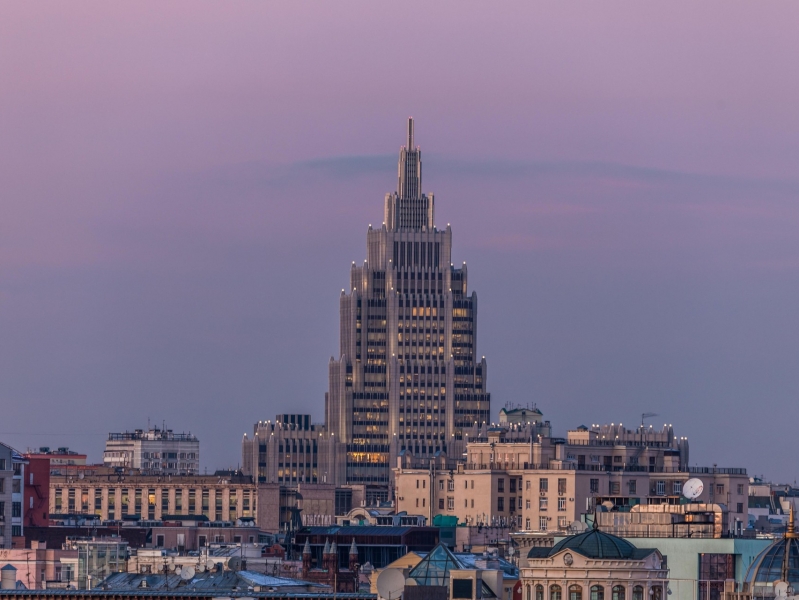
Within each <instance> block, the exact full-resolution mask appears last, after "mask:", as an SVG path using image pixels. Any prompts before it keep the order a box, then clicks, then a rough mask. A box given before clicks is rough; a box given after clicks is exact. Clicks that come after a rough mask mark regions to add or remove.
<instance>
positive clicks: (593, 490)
mask: <svg viewBox="0 0 799 600" xmlns="http://www.w3.org/2000/svg"><path fill="white" fill-rule="evenodd" d="M590 484H591V493H592V494H598V493H599V479H592V480H591V481H590Z"/></svg>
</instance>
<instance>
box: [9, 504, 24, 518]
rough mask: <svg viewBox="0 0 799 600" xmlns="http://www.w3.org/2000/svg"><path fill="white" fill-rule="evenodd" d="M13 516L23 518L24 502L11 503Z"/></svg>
mask: <svg viewBox="0 0 799 600" xmlns="http://www.w3.org/2000/svg"><path fill="white" fill-rule="evenodd" d="M11 516H12V517H21V516H22V502H12V503H11Z"/></svg>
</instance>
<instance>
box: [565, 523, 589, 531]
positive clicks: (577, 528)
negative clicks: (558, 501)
mask: <svg viewBox="0 0 799 600" xmlns="http://www.w3.org/2000/svg"><path fill="white" fill-rule="evenodd" d="M569 527H570V529H571V530H572V531H574V532H575V533H582V532H583V531H585V530H586V529H588V525H586V524H585V523H583V522H582V521H572V524H571V525H569Z"/></svg>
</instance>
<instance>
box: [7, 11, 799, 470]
mask: <svg viewBox="0 0 799 600" xmlns="http://www.w3.org/2000/svg"><path fill="white" fill-rule="evenodd" d="M176 6H177V5H176ZM187 6H188V5H187ZM682 6H684V7H685V10H686V11H689V12H690V15H691V18H690V19H683V18H682V16H681V15H680V14H679V13H680V11H679V10H673V9H672V8H669V9H666V8H664V7H637V8H635V9H632V10H628V9H625V10H623V11H621V12H615V13H614V11H607V12H605V11H603V10H601V9H600V8H598V7H587V8H585V10H584V12H583V13H581V14H573V13H572V12H571V11H569V9H568V8H567V7H556V6H548V7H543V6H539V7H527V8H522V9H520V11H519V13H518V14H517V15H516V17H515V18H513V19H505V18H498V15H499V13H496V12H495V11H493V10H492V9H490V8H488V7H485V8H480V9H475V10H473V11H457V10H452V11H441V10H437V9H435V8H431V7H427V8H426V7H423V6H422V5H414V6H408V7H405V6H404V7H387V8H386V9H385V10H384V11H373V10H356V9H355V8H356V7H355V6H350V7H349V9H346V8H342V9H341V10H340V11H336V10H334V9H332V8H331V7H324V8H320V9H319V11H318V12H317V13H315V14H313V15H307V14H305V13H304V12H303V11H302V10H301V9H299V8H296V7H289V6H282V7H279V8H275V9H270V8H267V7H260V8H255V9H253V12H252V13H251V14H250V15H249V18H248V19H241V16H240V15H236V14H234V12H235V11H230V12H228V11H225V10H222V9H219V8H209V10H208V12H205V13H203V14H202V15H198V14H192V15H190V16H188V17H187V16H186V14H185V13H187V12H192V11H190V10H185V11H184V10H182V9H178V8H175V9H174V12H169V11H166V12H165V13H164V14H163V15H161V17H160V19H159V23H160V26H161V27H162V28H163V29H159V30H158V31H153V30H151V24H152V21H151V19H149V18H148V14H147V9H145V8H137V7H130V8H129V9H126V10H124V11H123V10H121V9H114V8H112V7H110V6H109V7H103V8H99V9H98V10H96V11H90V12H91V14H82V13H80V12H79V11H75V12H73V11H70V10H69V9H67V8H64V7H53V8H52V10H51V11H48V12H47V14H44V13H36V12H35V11H31V9H30V8H29V6H25V5H16V6H12V5H8V6H4V7H3V8H2V9H0V11H1V12H2V20H3V22H4V23H8V24H9V31H8V35H4V36H2V38H1V39H0V69H1V70H2V72H3V73H6V74H8V77H7V83H8V85H5V86H3V87H2V89H0V108H1V109H2V113H3V114H4V115H5V116H6V118H5V119H4V125H3V132H4V133H3V135H2V136H0V158H2V160H0V179H2V181H3V182H4V193H3V198H4V208H6V211H5V213H6V218H5V219H4V220H3V223H1V224H0V240H2V241H1V242H0V244H2V246H0V256H2V259H0V331H2V334H3V340H4V343H3V344H2V345H0V364H2V365H3V367H2V368H0V400H1V401H2V402H1V403H2V406H3V410H4V411H5V412H4V414H3V419H2V420H3V423H4V424H5V425H3V426H2V427H0V434H1V435H2V439H3V440H4V441H5V442H7V443H9V444H11V445H13V446H14V447H16V448H18V449H20V450H24V449H25V448H27V447H33V448H35V447H39V446H49V447H58V446H69V447H70V448H73V449H74V450H76V451H78V452H85V453H88V454H89V455H90V457H91V459H92V460H95V461H99V459H100V457H101V454H102V450H103V444H104V443H105V440H106V436H107V434H108V433H109V432H112V431H125V430H131V429H134V428H143V427H144V424H145V423H146V420H147V418H148V417H150V418H151V419H152V420H153V421H154V422H161V420H162V419H165V420H166V421H167V422H168V423H169V424H171V425H173V426H174V427H176V430H180V431H183V430H186V431H192V432H193V433H195V434H196V435H197V437H198V438H199V439H200V441H201V443H202V446H203V451H202V463H201V470H204V468H206V467H207V468H209V469H211V470H212V469H214V468H216V467H223V466H235V465H236V464H237V463H238V462H240V458H239V453H240V440H241V436H242V434H243V432H245V431H246V432H250V431H251V426H252V423H253V422H256V421H258V420H261V419H263V420H266V419H273V418H274V415H275V414H284V413H309V414H311V415H313V420H314V421H318V422H322V421H323V420H324V412H323V406H324V394H325V392H326V391H327V389H328V374H329V373H328V369H327V368H326V367H327V366H328V362H329V358H330V356H331V355H333V354H336V351H337V349H338V348H339V342H338V338H339V333H340V331H339V327H338V322H339V306H338V305H337V302H338V298H337V296H338V294H339V290H341V289H342V288H344V287H346V286H347V284H348V277H347V274H346V272H345V271H343V270H342V269H343V268H344V267H345V266H346V265H349V264H351V263H352V261H355V262H356V264H362V262H363V260H364V259H365V258H367V257H366V256H365V255H364V245H363V237H364V233H365V232H366V231H367V230H368V225H369V223H372V224H373V225H374V226H375V227H376V226H377V225H378V224H380V223H381V222H382V220H383V219H384V213H383V210H382V207H381V206H380V201H379V200H380V198H382V195H383V194H384V193H385V191H386V189H388V188H387V183H386V182H387V181H391V180H393V178H394V177H395V175H396V165H397V163H396V151H397V146H399V145H400V143H401V139H398V135H399V134H400V133H401V130H402V125H401V124H402V123H403V120H404V119H406V118H407V117H408V116H409V115H413V116H414V117H416V119H417V122H418V123H419V124H420V127H422V130H423V132H424V134H423V136H422V139H423V144H422V146H423V150H424V152H425V187H426V188H427V190H430V191H432V192H434V193H435V197H436V203H437V206H436V213H437V214H436V220H437V222H438V223H439V224H440V225H441V226H442V227H443V224H446V223H451V224H452V227H453V230H455V231H457V239H458V242H457V244H455V246H454V247H453V251H454V253H453V263H454V264H455V265H460V264H462V263H463V262H464V261H466V262H467V263H468V265H469V273H470V276H471V277H470V278H471V281H470V283H469V285H470V288H471V289H474V290H477V291H478V293H479V295H480V307H481V311H480V313H481V320H480V355H481V356H482V355H483V354H485V355H486V356H487V357H489V358H490V362H491V379H490V386H489V389H490V392H491V395H492V403H493V411H492V419H495V418H496V411H497V410H498V409H499V408H500V407H502V406H504V405H505V404H506V403H507V402H511V403H519V404H528V403H537V404H538V406H539V407H540V408H541V410H542V411H543V412H544V413H545V414H546V416H547V418H548V419H551V420H552V423H554V424H555V428H556V429H560V430H562V431H563V430H566V429H567V428H571V427H576V426H577V425H580V424H590V423H596V422H600V423H605V422H619V421H621V422H623V423H624V424H625V425H627V426H632V425H635V424H636V423H637V422H638V420H639V419H640V415H641V414H642V413H646V412H652V413H657V414H658V415H659V416H658V417H656V418H654V419H653V421H654V423H655V424H656V425H657V426H658V427H659V426H660V425H661V424H662V423H670V424H673V425H674V427H675V429H676V430H677V433H678V434H679V435H685V436H688V437H689V438H690V439H691V443H692V455H693V456H695V457H697V459H698V460H700V461H701V464H704V465H710V464H713V463H718V464H730V465H739V466H742V467H746V468H748V469H749V473H750V474H761V473H762V474H764V475H766V476H767V477H768V478H770V479H773V480H782V481H793V480H794V479H796V478H797V476H799V473H797V469H796V466H795V464H794V462H793V461H791V460H790V457H791V456H793V454H794V452H793V451H794V442H793V439H794V437H793V431H792V426H791V423H792V418H791V417H792V415H793V412H795V408H794V407H795V403H796V397H797V393H799V379H797V378H798V377H799V374H797V369H796V368H795V365H796V364H799V354H797V353H798V352H799V350H797V346H796V343H795V340H796V339H797V334H799V316H798V315H797V313H796V311H795V309H794V305H795V299H796V298H797V296H799V283H797V281H799V278H797V277H796V274H797V268H799V258H797V257H799V242H797V236H796V235H795V232H796V230H797V224H799V209H797V204H796V202H795V199H796V197H797V194H798V193H799V181H797V178H796V170H795V165H796V164H797V146H796V143H795V140H796V139H797V137H798V136H799V122H797V116H796V111H795V106H796V103H797V101H799V84H797V81H796V80H795V78H791V77H785V75H784V74H785V73H790V72H792V70H793V65H792V64H791V61H790V58H789V57H792V56H795V55H796V52H797V50H799V49H798V48H797V47H796V45H797V41H796V36H795V35H794V32H793V31H792V28H791V27H790V26H789V25H788V24H789V23H791V22H792V21H791V19H792V18H793V17H794V16H799V15H795V11H797V10H799V9H797V8H796V7H795V6H790V7H783V8H780V9H777V8H761V9H755V8H754V7H745V6H735V7H730V6H727V5H725V4H717V3H712V2H711V3H709V4H706V5H703V6H701V7H696V6H692V5H690V4H684V5H682ZM129 11H130V12H129ZM620 14H623V17H620V16H619V15H620ZM614 15H615V16H614ZM719 15H722V16H721V17H720V16H719ZM185 19H188V22H187V21H185ZM719 19H721V20H719ZM245 21H246V22H245ZM487 22H490V23H492V24H493V25H492V27H488V28H486V27H485V23H487ZM54 23H58V24H59V25H61V24H63V25H64V26H63V27H55V26H54ZM330 31H336V32H337V33H336V35H332V36H331V35H329V32H330ZM408 31H412V32H413V34H412V36H411V39H407V40H406V41H407V43H403V44H400V43H392V42H390V41H389V40H393V39H403V35H404V34H405V33H406V32H408ZM754 31H761V32H762V31H768V32H769V36H768V43H761V36H759V35H755V34H754V33H753V32H754ZM100 32H107V35H108V37H106V34H101V33H100ZM574 39H579V40H580V43H579V44H574V43H572V42H571V41H570V40H574ZM142 40H146V43H142ZM675 40H680V43H679V44H677V43H676V42H675ZM487 48H489V49H490V51H486V49H487ZM630 48H635V49H636V51H635V52H630ZM132 49H137V50H136V51H135V52H134V51H133V50H132ZM664 49H672V50H673V51H666V50H664ZM139 50H140V51H139ZM287 52H288V53H290V54H291V55H292V56H293V57H294V60H292V61H280V60H276V59H275V58H274V57H276V56H285V53H287ZM164 57H169V58H168V59H164ZM210 57H213V59H211V58H210ZM117 65H124V66H125V68H122V69H120V68H117ZM398 82H413V86H412V88H413V91H412V93H405V92H403V93H400V92H398V91H397V88H398ZM417 137H419V136H417ZM427 190H425V191H427ZM336 358H338V357H336ZM766 439H767V440H769V444H762V443H751V442H750V440H766ZM744 441H745V443H742V442H744Z"/></svg>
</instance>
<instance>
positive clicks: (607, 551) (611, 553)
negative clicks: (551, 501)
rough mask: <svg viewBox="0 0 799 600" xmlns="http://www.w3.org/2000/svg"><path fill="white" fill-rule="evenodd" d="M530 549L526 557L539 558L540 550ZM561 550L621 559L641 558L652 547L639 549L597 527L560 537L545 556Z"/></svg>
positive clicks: (591, 556) (587, 555)
mask: <svg viewBox="0 0 799 600" xmlns="http://www.w3.org/2000/svg"><path fill="white" fill-rule="evenodd" d="M533 550H536V551H537V549H536V548H533V549H531V551H530V553H529V554H528V555H527V557H528V558H541V557H540V556H539V555H538V554H540V552H533ZM562 550H571V551H573V552H577V553H578V554H582V555H583V556H585V557H586V558H621V559H641V558H644V557H646V556H648V555H649V554H651V553H652V552H654V549H641V550H639V549H638V548H636V547H635V546H633V545H632V544H631V543H630V542H628V541H627V540H624V539H622V538H620V537H617V536H615V535H611V534H609V533H604V532H602V531H599V530H598V529H591V530H590V531H586V532H585V533H580V534H578V535H571V536H569V537H567V538H564V539H562V540H561V541H560V542H558V543H557V544H555V545H554V546H553V547H552V549H550V550H549V553H548V554H547V556H554V555H555V554H557V553H558V552H560V551H562Z"/></svg>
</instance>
